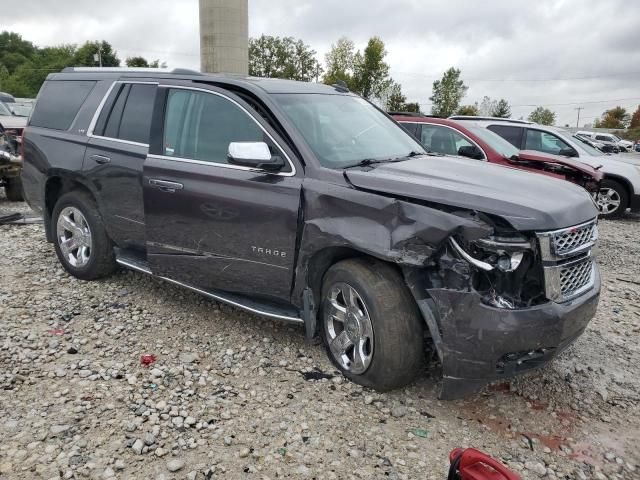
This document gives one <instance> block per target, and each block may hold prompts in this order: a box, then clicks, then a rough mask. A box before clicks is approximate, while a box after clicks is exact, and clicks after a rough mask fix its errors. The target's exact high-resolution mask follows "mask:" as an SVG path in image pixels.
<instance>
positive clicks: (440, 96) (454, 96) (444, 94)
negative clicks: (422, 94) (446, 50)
mask: <svg viewBox="0 0 640 480" xmlns="http://www.w3.org/2000/svg"><path fill="white" fill-rule="evenodd" d="M467 89H468V87H467V86H465V84H464V82H463V81H462V80H460V70H458V69H457V68H454V67H451V68H450V69H449V70H447V71H446V72H444V75H443V76H442V79H441V80H436V81H435V82H433V95H432V96H431V97H429V100H431V102H432V103H433V106H432V107H431V113H433V114H434V115H437V116H439V117H449V116H451V115H453V113H454V112H455V111H456V110H457V109H458V107H459V106H460V101H461V100H462V98H463V97H464V96H465V94H466V92H467Z"/></svg>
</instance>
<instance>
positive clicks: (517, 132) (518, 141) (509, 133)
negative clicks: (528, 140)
mask: <svg viewBox="0 0 640 480" xmlns="http://www.w3.org/2000/svg"><path fill="white" fill-rule="evenodd" d="M487 128H488V129H489V130H491V131H492V132H495V133H497V134H498V135H500V136H501V137H502V138H504V139H505V140H506V141H507V142H509V143H510V144H511V145H513V146H514V147H516V148H517V149H520V148H522V130H523V129H522V128H520V127H511V126H508V125H489V126H488V127H487Z"/></svg>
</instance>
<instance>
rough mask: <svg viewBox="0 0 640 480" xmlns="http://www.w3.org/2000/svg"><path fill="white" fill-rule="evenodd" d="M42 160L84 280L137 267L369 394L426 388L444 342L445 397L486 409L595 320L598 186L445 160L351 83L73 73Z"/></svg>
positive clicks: (31, 171) (62, 85) (51, 218)
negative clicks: (295, 344) (320, 352)
mask: <svg viewBox="0 0 640 480" xmlns="http://www.w3.org/2000/svg"><path fill="white" fill-rule="evenodd" d="M24 151H25V167H24V171H23V180H24V185H25V195H26V197H27V201H28V203H29V205H31V206H32V207H33V208H34V209H35V210H36V211H38V212H40V214H41V215H42V216H43V218H44V224H45V232H46V237H47V239H48V240H49V241H50V242H52V243H53V244H54V247H55V251H56V254H57V255H58V259H59V261H60V262H61V264H62V266H63V267H64V268H65V269H66V271H67V272H69V273H70V274H71V275H74V276H75V277H77V278H81V279H84V280H92V279H96V278H100V277H103V276H106V275H109V274H110V273H112V272H113V271H114V270H115V268H116V266H117V265H118V264H120V265H123V266H126V267H127V268H131V269H134V270H137V271H140V272H144V273H146V274H151V275H155V276H157V277H160V278H162V279H164V280H166V281H168V282H171V283H174V284H177V285H180V286H183V287H186V288H189V289H191V290H194V291H196V292H199V293H201V294H204V295H207V296H209V297H211V298H214V299H216V300H218V301H221V302H228V303H231V304H233V305H235V306H236V307H238V308H244V309H246V310H249V311H251V312H253V313H256V314H260V315H265V316H267V317H270V318H273V319H278V320H283V321H289V322H293V323H297V324H300V325H304V327H305V331H306V336H307V338H308V339H311V338H313V337H314V336H316V334H318V333H320V335H321V336H322V338H323V339H324V342H325V344H326V347H327V352H328V355H329V357H330V358H331V360H332V361H333V363H334V364H335V365H336V367H337V368H339V369H340V370H341V371H342V372H343V373H344V375H345V376H346V377H347V378H349V379H351V380H352V381H355V382H357V383H360V384H362V385H366V386H367V387H371V388H375V389H378V390H389V389H392V388H397V387H401V386H403V385H406V384H408V383H409V382H411V381H412V380H413V379H414V378H415V377H416V375H418V374H419V373H420V372H421V371H422V366H423V363H424V360H425V344H426V345H427V346H432V347H433V349H434V350H435V351H436V352H437V354H438V356H439V358H440V361H441V364H442V371H443V376H444V381H443V382H442V392H441V396H442V397H443V398H455V397H460V396H463V395H466V394H469V393H471V392H474V391H476V390H477V389H478V388H479V387H481V386H483V385H484V384H486V383H487V382H489V381H491V380H494V379H500V378H507V377H510V376H513V375H516V374H519V373H524V372H526V371H530V370H532V369H536V368H539V367H541V366H543V365H544V364H546V363H547V362H548V361H549V360H550V359H552V358H553V357H554V356H555V355H557V354H559V353H560V352H561V351H563V350H564V349H565V348H566V347H567V346H568V345H570V344H571V343H572V342H573V341H574V340H575V339H577V338H578V337H579V336H580V335H581V334H582V333H583V331H584V329H585V328H586V326H587V324H588V322H589V320H590V319H591V318H592V317H593V315H594V314H595V311H596V308H597V303H598V297H599V293H600V280H599V273H598V268H597V265H596V263H595V260H594V258H593V257H592V256H591V249H592V247H593V246H594V245H595V243H596V240H597V224H596V222H597V215H598V211H597V209H596V208H595V206H594V203H593V201H592V198H591V197H590V196H589V194H588V193H587V192H586V191H585V190H584V189H583V188H581V187H579V186H577V185H573V184H571V183H569V182H565V181H560V180H556V179H554V178H548V177H546V176H544V175H532V174H529V173H526V172H522V171H519V170H516V169H512V168H503V167H499V166H496V165H490V164H488V163H485V162H471V161H469V160H468V159H464V158H447V159H446V160H444V159H442V158H441V157H440V156H433V155H429V154H427V153H426V151H425V150H424V149H423V147H422V146H421V145H420V143H419V142H417V141H416V140H415V139H414V138H413V137H411V136H410V135H409V134H408V133H407V132H406V130H405V129H403V128H401V127H400V126H399V125H398V124H397V123H396V122H394V121H393V120H391V119H390V118H389V117H388V116H387V115H385V114H383V113H382V112H380V111H379V110H378V109H377V108H375V107H374V106H373V105H372V104H370V103H369V102H367V101H366V100H364V99H362V98H360V97H359V96H357V95H354V94H352V93H350V92H349V91H348V90H347V89H346V88H344V87H342V86H334V87H331V86H328V85H321V84H315V83H307V82H293V81H288V80H277V79H258V78H245V77H239V76H233V75H229V76H227V75H208V74H200V73H197V72H188V71H184V70H180V71H174V72H169V71H162V70H157V71H155V72H149V71H136V70H122V69H108V68H106V69H68V70H65V72H63V73H59V74H53V75H50V76H48V78H47V81H46V82H45V83H44V85H43V87H42V89H41V91H40V94H39V96H38V102H37V104H36V107H35V110H34V112H33V114H32V115H31V118H30V120H29V126H28V127H27V129H26V131H25V136H24ZM77 288H79V289H82V288H83V287H82V284H78V287H77ZM78 294H81V292H79V293H78Z"/></svg>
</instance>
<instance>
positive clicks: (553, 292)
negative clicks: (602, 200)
mask: <svg viewBox="0 0 640 480" xmlns="http://www.w3.org/2000/svg"><path fill="white" fill-rule="evenodd" d="M596 239H597V227H596V223H595V220H594V221H592V222H588V223H587V224H584V225H579V226H576V227H571V228H567V229H561V230H557V231H553V232H542V233H540V232H531V233H522V232H517V231H514V230H510V229H508V228H504V227H501V226H496V225H494V232H493V234H492V235H489V236H486V237H484V238H480V239H477V238H476V239H467V238H465V236H464V235H462V234H460V233H459V232H456V233H454V234H452V235H451V236H450V237H449V238H448V240H447V241H446V242H445V243H443V245H442V248H441V249H440V251H439V252H438V254H437V256H436V259H435V261H434V264H433V266H431V267H428V268H427V269H426V270H425V269H422V270H414V271H411V272H410V271H408V270H405V275H406V277H407V280H408V283H409V285H410V287H411V288H412V290H413V291H414V295H416V294H417V295H416V298H417V301H418V305H419V307H420V309H421V311H422V313H423V316H424V317H425V320H426V322H427V324H428V326H429V329H430V331H431V334H432V337H433V341H434V344H435V346H436V350H437V352H438V355H439V357H440V360H441V362H442V368H443V385H442V391H441V395H440V396H441V398H443V399H455V398H461V397H463V396H465V395H468V394H471V393H473V392H475V391H477V390H478V389H479V388H481V387H482V386H484V385H485V384H486V383H488V382H491V381H494V380H497V379H501V378H507V377H510V376H513V375H515V374H518V373H523V372H526V371H529V370H532V369H535V368H538V367H541V366H542V365H544V364H545V363H547V362H548V361H549V360H550V359H551V358H553V357H554V356H555V355H557V354H558V353H559V352H561V351H562V350H563V349H564V348H566V347H567V346H568V345H569V344H570V343H571V342H573V341H574V340H575V339H576V338H577V337H578V336H579V335H580V334H581V333H582V332H583V331H584V329H585V327H586V325H587V323H588V322H589V320H590V319H591V318H592V317H593V315H594V314H595V310H596V307H597V302H598V296H599V290H600V288H599V285H600V280H599V273H598V269H597V266H596V264H595V262H594V261H593V258H592V256H591V249H592V247H593V246H594V244H595V242H596ZM418 285H421V286H420V287H418ZM419 292H424V293H426V295H422V296H420V293H419Z"/></svg>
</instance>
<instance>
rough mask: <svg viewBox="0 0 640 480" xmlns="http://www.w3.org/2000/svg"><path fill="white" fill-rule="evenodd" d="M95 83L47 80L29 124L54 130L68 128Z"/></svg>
mask: <svg viewBox="0 0 640 480" xmlns="http://www.w3.org/2000/svg"><path fill="white" fill-rule="evenodd" d="M95 84H96V82H93V81H74V80H62V81H52V80H50V81H48V82H46V83H45V85H44V87H42V91H41V92H40V94H39V96H38V101H37V103H36V107H35V109H34V111H33V114H32V115H31V121H30V122H29V124H30V125H33V126H34V127H43V128H51V129H53V130H68V129H69V127H71V124H72V123H73V120H74V119H75V118H76V115H77V114H78V111H79V110H80V107H81V106H82V104H83V103H84V101H85V100H86V99H87V97H88V96H89V93H90V92H91V90H93V87H94V86H95Z"/></svg>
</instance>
